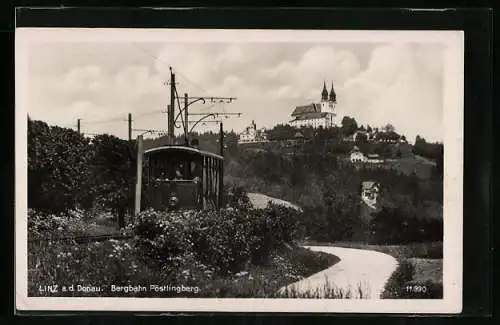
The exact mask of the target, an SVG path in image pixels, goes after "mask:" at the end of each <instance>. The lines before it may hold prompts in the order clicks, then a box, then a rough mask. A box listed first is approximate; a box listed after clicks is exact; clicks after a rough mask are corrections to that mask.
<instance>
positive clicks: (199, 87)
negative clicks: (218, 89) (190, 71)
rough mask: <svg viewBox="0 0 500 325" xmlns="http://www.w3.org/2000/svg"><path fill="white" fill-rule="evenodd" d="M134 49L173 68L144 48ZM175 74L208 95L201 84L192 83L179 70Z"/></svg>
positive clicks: (135, 45)
mask: <svg viewBox="0 0 500 325" xmlns="http://www.w3.org/2000/svg"><path fill="white" fill-rule="evenodd" d="M132 45H133V46H134V47H136V48H137V49H139V50H140V51H141V52H143V53H145V54H146V55H148V56H149V57H151V58H153V59H155V60H158V61H160V62H161V63H163V64H165V65H167V66H172V65H171V64H170V63H168V62H165V61H163V60H161V59H160V58H158V57H157V56H156V55H154V54H151V53H150V52H149V51H146V50H145V49H143V48H142V47H140V46H138V45H137V44H132ZM174 72H175V74H178V75H180V76H181V77H182V78H183V79H185V80H186V81H187V82H189V83H190V84H192V85H193V86H195V87H196V88H198V89H199V90H201V91H202V92H204V93H208V92H207V91H206V90H205V89H204V88H203V87H201V86H200V85H199V84H197V83H195V82H194V81H192V80H191V79H189V78H188V77H186V76H185V75H184V74H183V73H181V72H180V71H179V70H177V69H174Z"/></svg>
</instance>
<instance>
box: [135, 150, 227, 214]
mask: <svg viewBox="0 0 500 325" xmlns="http://www.w3.org/2000/svg"><path fill="white" fill-rule="evenodd" d="M139 155H143V157H141V158H143V159H141V160H142V161H143V163H142V166H143V175H144V180H143V181H142V184H141V185H140V186H141V192H143V193H144V194H143V195H145V196H146V197H145V198H144V199H145V200H144V201H145V202H144V204H142V205H141V203H140V200H139V202H138V205H139V207H141V206H142V207H144V206H148V207H151V208H154V209H156V210H178V209H197V210H200V209H209V208H220V206H221V205H222V190H223V168H224V158H223V157H222V156H220V155H217V154H214V153H211V152H207V151H202V150H199V149H196V148H193V147H190V146H180V145H169V146H162V147H157V148H152V149H148V150H146V151H144V153H139ZM136 211H137V208H136Z"/></svg>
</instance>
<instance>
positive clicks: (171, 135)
mask: <svg viewBox="0 0 500 325" xmlns="http://www.w3.org/2000/svg"><path fill="white" fill-rule="evenodd" d="M174 114H175V74H174V73H173V72H172V67H170V107H169V108H168V142H169V144H174V139H175V136H174V127H175V126H174V125H175V121H174Z"/></svg>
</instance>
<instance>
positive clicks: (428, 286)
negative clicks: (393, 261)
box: [382, 260, 443, 299]
mask: <svg viewBox="0 0 500 325" xmlns="http://www.w3.org/2000/svg"><path fill="white" fill-rule="evenodd" d="M414 274H415V268H414V266H413V264H411V263H410V262H409V261H407V260H403V261H402V262H401V263H400V265H399V266H398V268H397V269H396V271H394V273H393V274H392V275H391V277H390V278H389V280H388V281H387V283H386V285H385V291H384V293H383V294H382V298H386V299H442V298H443V284H442V283H441V282H433V281H431V280H427V281H425V282H423V283H422V282H418V281H414V279H413V277H414Z"/></svg>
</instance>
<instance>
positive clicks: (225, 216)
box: [131, 205, 298, 274]
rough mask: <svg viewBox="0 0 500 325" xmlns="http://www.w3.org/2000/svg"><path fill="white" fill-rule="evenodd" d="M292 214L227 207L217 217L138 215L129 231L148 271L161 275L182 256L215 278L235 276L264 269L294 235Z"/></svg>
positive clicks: (274, 209)
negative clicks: (209, 269)
mask: <svg viewBox="0 0 500 325" xmlns="http://www.w3.org/2000/svg"><path fill="white" fill-rule="evenodd" d="M297 213H298V212H297V211H296V210H294V209H291V208H285V207H282V206H274V205H269V206H268V207H267V208H266V209H260V210H259V209H253V208H250V207H247V206H242V207H240V208H234V207H227V208H224V209H221V210H219V211H216V210H205V211H184V212H183V211H177V212H159V211H154V210H147V211H143V212H142V213H141V214H139V216H138V217H137V218H136V220H135V222H134V224H133V225H131V230H133V231H134V233H135V234H136V236H137V237H138V240H137V245H138V247H139V249H140V250H141V251H144V252H145V254H144V257H145V258H146V259H147V261H148V265H152V266H154V267H156V268H159V269H165V268H168V267H171V266H172V265H173V263H174V262H173V261H175V260H176V259H179V258H180V257H182V256H183V255H185V254H189V253H193V254H194V256H195V257H196V259H197V260H199V261H200V262H201V263H203V264H204V265H208V266H210V267H212V268H213V270H214V271H215V272H216V273H218V274H228V273H234V272H237V271H239V270H241V269H243V268H245V266H246V265H248V264H249V263H252V264H254V265H260V264H265V263H266V262H267V261H268V260H269V256H270V254H271V252H272V251H273V250H275V249H277V248H279V247H282V246H283V245H284V244H285V243H291V242H292V241H293V240H294V237H295V235H296V231H297V227H296V219H297V218H296V215H297Z"/></svg>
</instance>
